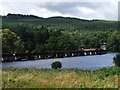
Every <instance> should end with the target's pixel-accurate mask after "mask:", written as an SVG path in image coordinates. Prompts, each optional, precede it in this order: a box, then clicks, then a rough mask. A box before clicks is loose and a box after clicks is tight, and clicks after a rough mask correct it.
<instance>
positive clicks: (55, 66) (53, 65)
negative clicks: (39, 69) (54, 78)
mask: <svg viewBox="0 0 120 90" xmlns="http://www.w3.org/2000/svg"><path fill="white" fill-rule="evenodd" d="M61 67H62V64H61V62H59V61H55V62H53V63H52V68H53V69H58V68H61Z"/></svg>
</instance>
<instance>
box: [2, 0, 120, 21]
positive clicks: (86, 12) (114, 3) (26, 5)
mask: <svg viewBox="0 0 120 90" xmlns="http://www.w3.org/2000/svg"><path fill="white" fill-rule="evenodd" d="M8 13H12V14H25V15H26V14H27V15H30V14H31V15H36V16H39V17H44V18H47V17H52V16H63V17H76V18H80V19H88V20H91V19H102V20H118V0H104V1H102V0H86V1H85V0H84V1H83V0H66V1H65V0H52V1H51V0H49V1H48V0H26V1H25V0H21V1H17V0H4V1H1V3H0V15H7V14H8Z"/></svg>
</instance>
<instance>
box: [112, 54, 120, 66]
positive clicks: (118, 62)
mask: <svg viewBox="0 0 120 90" xmlns="http://www.w3.org/2000/svg"><path fill="white" fill-rule="evenodd" d="M113 62H114V63H115V65H116V66H118V67H120V54H117V55H116V56H115V57H114V58H113Z"/></svg>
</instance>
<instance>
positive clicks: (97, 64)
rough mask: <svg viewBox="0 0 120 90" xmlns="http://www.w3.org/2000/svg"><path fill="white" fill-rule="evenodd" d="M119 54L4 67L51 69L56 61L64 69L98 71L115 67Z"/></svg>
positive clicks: (37, 61) (17, 63)
mask: <svg viewBox="0 0 120 90" xmlns="http://www.w3.org/2000/svg"><path fill="white" fill-rule="evenodd" d="M116 54H117V53H107V54H103V55H92V56H78V57H68V58H54V59H43V60H42V59H41V60H33V61H15V62H3V63H2V67H3V68H6V67H36V68H51V64H52V62H54V61H60V62H61V63H62V68H74V69H87V70H97V69H99V68H103V67H112V66H114V63H113V57H114V56H115V55H116Z"/></svg>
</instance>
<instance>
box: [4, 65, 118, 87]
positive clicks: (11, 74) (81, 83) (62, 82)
mask: <svg viewBox="0 0 120 90" xmlns="http://www.w3.org/2000/svg"><path fill="white" fill-rule="evenodd" d="M118 72H120V68H118V67H111V68H102V69H99V70H96V71H88V70H78V69H57V70H54V69H36V68H4V69H3V72H2V74H3V77H2V79H3V88H21V87H22V88H118Z"/></svg>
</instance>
